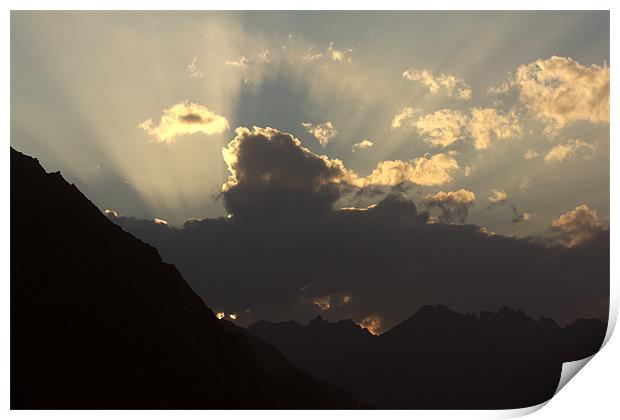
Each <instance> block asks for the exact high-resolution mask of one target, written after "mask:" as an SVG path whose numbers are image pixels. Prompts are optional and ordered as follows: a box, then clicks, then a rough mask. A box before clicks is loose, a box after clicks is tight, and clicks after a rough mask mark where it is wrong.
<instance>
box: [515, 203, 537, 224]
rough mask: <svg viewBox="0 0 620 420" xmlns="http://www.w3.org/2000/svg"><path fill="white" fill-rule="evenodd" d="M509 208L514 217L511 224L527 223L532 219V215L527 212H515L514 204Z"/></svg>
mask: <svg viewBox="0 0 620 420" xmlns="http://www.w3.org/2000/svg"><path fill="white" fill-rule="evenodd" d="M510 208H511V209H512V212H513V213H514V215H515V217H514V218H513V219H512V223H520V222H527V221H528V220H530V219H531V218H532V213H530V212H527V211H524V212H519V210H517V206H515V205H514V204H513V205H511V206H510Z"/></svg>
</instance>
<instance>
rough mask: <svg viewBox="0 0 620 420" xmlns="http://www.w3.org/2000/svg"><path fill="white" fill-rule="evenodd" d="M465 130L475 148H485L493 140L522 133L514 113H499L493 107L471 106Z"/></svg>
mask: <svg viewBox="0 0 620 420" xmlns="http://www.w3.org/2000/svg"><path fill="white" fill-rule="evenodd" d="M467 130H468V131H469V134H470V135H471V137H472V139H473V140H474V147H475V148H476V149H486V148H488V147H489V145H490V144H491V142H492V141H493V140H506V139H510V138H515V137H519V136H521V134H522V129H521V125H520V124H519V120H518V118H517V115H516V113H515V112H514V111H513V112H510V113H508V114H500V113H499V112H498V111H497V110H496V109H495V108H472V109H471V118H470V120H469V124H468V125H467Z"/></svg>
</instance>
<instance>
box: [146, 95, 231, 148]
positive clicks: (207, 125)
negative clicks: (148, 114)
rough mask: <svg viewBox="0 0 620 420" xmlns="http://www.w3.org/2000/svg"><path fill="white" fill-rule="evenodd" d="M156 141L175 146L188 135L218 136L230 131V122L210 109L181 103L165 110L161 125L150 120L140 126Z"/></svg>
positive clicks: (189, 103) (160, 121)
mask: <svg viewBox="0 0 620 420" xmlns="http://www.w3.org/2000/svg"><path fill="white" fill-rule="evenodd" d="M138 127H139V128H141V129H142V130H144V131H145V132H146V133H147V134H148V135H149V136H150V137H151V138H153V140H154V141H157V142H163V143H168V144H173V143H175V142H176V140H177V138H178V137H180V136H183V135H187V134H197V133H203V134H206V135H212V134H218V133H222V132H223V131H225V130H227V129H228V120H226V118H224V117H222V116H221V115H218V114H216V113H215V112H213V111H211V110H210V109H209V108H207V107H205V106H202V105H199V104H196V103H191V102H180V103H178V104H175V105H173V106H171V107H170V108H168V109H164V111H163V114H162V116H161V118H160V120H159V125H154V124H153V120H151V119H150V118H149V119H148V120H146V121H143V122H142V123H140V125H138Z"/></svg>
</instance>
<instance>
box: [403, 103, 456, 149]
mask: <svg viewBox="0 0 620 420" xmlns="http://www.w3.org/2000/svg"><path fill="white" fill-rule="evenodd" d="M466 124H467V117H466V116H465V115H463V114H462V113H461V112H460V111H456V110H452V109H440V110H439V111H436V112H433V113H432V114H426V115H423V116H421V117H420V118H419V119H418V121H417V122H416V123H415V128H416V130H417V131H418V134H420V135H421V136H424V137H425V138H424V140H425V141H426V142H428V143H429V144H431V145H432V146H441V147H447V146H450V145H451V144H453V143H454V142H456V141H458V140H460V139H462V138H463V136H462V134H463V128H464V127H465V126H466Z"/></svg>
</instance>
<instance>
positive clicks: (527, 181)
mask: <svg viewBox="0 0 620 420" xmlns="http://www.w3.org/2000/svg"><path fill="white" fill-rule="evenodd" d="M531 183H532V180H531V179H530V178H529V177H527V176H526V177H524V178H523V179H522V180H521V182H520V183H519V192H522V193H523V192H525V191H527V189H528V188H529V187H530V184H531Z"/></svg>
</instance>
